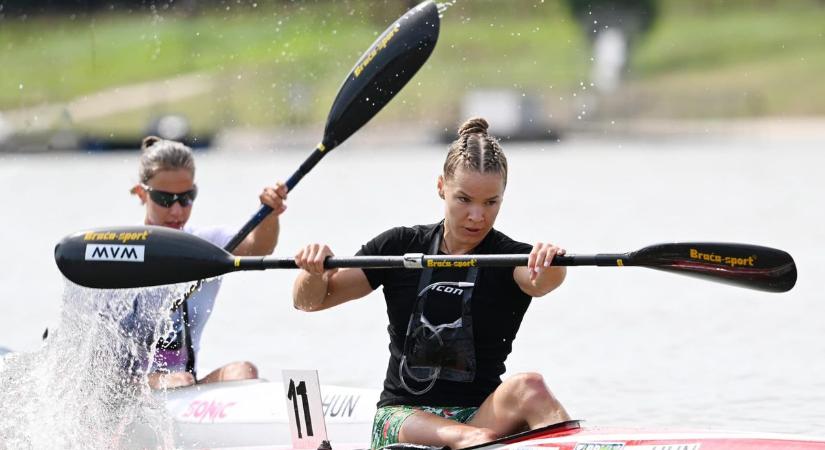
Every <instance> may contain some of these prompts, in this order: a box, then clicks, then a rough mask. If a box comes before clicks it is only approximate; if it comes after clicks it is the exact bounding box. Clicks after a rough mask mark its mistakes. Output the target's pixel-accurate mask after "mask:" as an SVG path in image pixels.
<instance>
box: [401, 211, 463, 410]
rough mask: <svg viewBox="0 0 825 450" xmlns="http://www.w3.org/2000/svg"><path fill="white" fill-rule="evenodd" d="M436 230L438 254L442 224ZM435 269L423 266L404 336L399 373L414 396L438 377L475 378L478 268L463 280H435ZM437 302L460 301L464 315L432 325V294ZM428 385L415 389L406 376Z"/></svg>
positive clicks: (435, 250) (433, 244)
mask: <svg viewBox="0 0 825 450" xmlns="http://www.w3.org/2000/svg"><path fill="white" fill-rule="evenodd" d="M439 228H440V229H439V230H437V231H436V233H435V236H434V237H433V240H432V242H431V244H430V254H433V255H435V254H438V250H439V248H440V246H441V234H442V230H443V226H442V227H439ZM432 276H433V269H432V268H428V269H424V270H422V272H421V277H420V278H419V280H418V296H417V297H416V299H415V303H414V304H413V312H412V314H411V315H410V322H409V324H408V325H407V334H406V336H405V337H404V349H403V352H402V355H401V363H400V364H399V366H398V376H399V378H400V380H401V386H403V387H404V389H406V390H407V391H408V392H409V393H411V394H413V395H422V394H424V393H426V392H428V391H429V390H430V389H432V388H433V386H435V382H436V381H437V380H439V379H440V380H447V381H457V382H464V383H469V382H471V381H473V380H474V379H475V374H476V357H475V341H474V338H473V316H472V308H471V305H472V302H471V299H472V295H473V289H474V288H475V284H476V280H477V278H478V267H470V268H469V269H468V271H467V277H466V279H465V280H464V281H441V282H436V283H430V281H432ZM433 293H435V294H437V297H438V298H435V299H433V301H437V302H442V301H445V302H450V301H460V302H461V315H460V316H459V317H458V318H456V319H455V320H454V321H452V322H449V323H443V324H439V325H433V324H432V323H431V322H430V320H428V319H427V317H426V316H425V314H424V309H425V308H424V307H425V305H426V303H427V300H428V299H429V298H430V297H429V296H430V294H433ZM405 376H406V377H409V378H411V379H413V380H415V381H416V382H419V383H427V382H429V384H428V385H427V386H426V387H424V388H423V389H419V390H416V389H413V388H411V387H410V386H408V385H407V382H406V381H405V380H404V378H405Z"/></svg>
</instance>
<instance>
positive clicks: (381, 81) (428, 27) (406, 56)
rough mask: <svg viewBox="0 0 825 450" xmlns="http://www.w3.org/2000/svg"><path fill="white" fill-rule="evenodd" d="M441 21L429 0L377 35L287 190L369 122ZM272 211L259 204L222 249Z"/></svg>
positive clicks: (406, 77)
mask: <svg viewBox="0 0 825 450" xmlns="http://www.w3.org/2000/svg"><path fill="white" fill-rule="evenodd" d="M440 24H441V21H440V19H439V16H438V7H437V6H436V5H435V3H433V2H432V0H428V1H426V2H423V3H421V4H420V5H418V6H416V7H415V8H413V9H411V10H409V11H407V13H405V14H404V15H403V16H401V17H400V18H398V20H396V21H395V22H394V23H393V24H392V25H390V26H389V28H387V29H386V30H385V31H384V32H383V33H382V34H381V36H378V39H376V41H375V42H374V43H373V44H372V45H371V46H370V48H368V49H367V51H366V52H364V54H363V55H362V56H361V58H360V59H358V62H356V63H355V67H353V68H352V71H351V72H350V74H349V75H348V76H347V78H346V79H344V83H343V84H342V85H341V88H340V89H339V90H338V95H337V96H336V97H335V101H333V103H332V108H331V109H330V111H329V115H328V116H327V123H326V126H325V128H324V137H323V139H322V140H321V143H320V144H318V147H316V148H315V151H313V152H312V154H310V156H309V157H308V158H307V159H306V160H305V161H304V162H303V164H301V166H300V167H299V168H298V170H296V171H295V173H293V174H292V176H291V177H289V179H288V180H287V182H286V186H287V188H288V190H289V191H292V189H293V188H294V187H295V185H296V184H298V182H299V181H301V178H303V177H304V175H306V174H307V173H309V171H310V170H312V168H313V167H315V165H316V164H318V161H320V160H321V158H323V157H324V156H326V155H327V154H328V153H329V152H330V151H332V149H334V148H335V147H337V146H338V145H339V144H341V143H342V142H344V141H345V140H347V138H349V137H350V136H351V135H352V134H353V133H355V132H356V131H358V129H359V128H361V127H362V126H364V124H366V123H367V122H369V121H370V119H372V118H373V117H374V116H375V115H376V114H378V111H380V110H381V109H382V108H383V107H384V106H385V105H386V104H387V103H389V102H390V100H392V98H393V97H395V94H397V93H398V91H400V90H401V89H402V88H403V87H404V86H405V85H406V84H407V82H408V81H410V79H411V78H412V77H413V75H415V74H416V72H418V69H420V68H421V66H423V65H424V62H426V61H427V58H429V56H430V54H431V53H432V52H433V49H434V48H435V44H436V41H438V32H439V28H440ZM271 212H272V208H270V207H269V206H267V205H261V207H260V209H258V212H256V213H255V215H254V216H252V217H251V218H250V219H249V221H247V222H246V224H244V226H243V227H242V228H241V229H240V231H238V233H237V234H236V235H235V236H234V237H232V239H231V240H230V241H229V243H228V244H226V246H225V247H224V248H225V249H226V250H228V251H230V252H231V251H232V250H234V249H235V247H237V246H238V244H240V243H241V242H242V241H243V240H244V238H245V237H246V236H247V235H248V234H249V233H250V232H251V231H252V230H253V229H255V227H256V226H257V225H258V224H259V223H261V221H262V220H264V218H266V216H267V215H269V213H271Z"/></svg>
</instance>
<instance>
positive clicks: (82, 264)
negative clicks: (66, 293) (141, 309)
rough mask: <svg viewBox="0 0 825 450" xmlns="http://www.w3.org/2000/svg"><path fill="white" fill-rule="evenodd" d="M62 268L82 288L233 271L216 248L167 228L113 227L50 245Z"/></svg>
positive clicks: (146, 283)
mask: <svg viewBox="0 0 825 450" xmlns="http://www.w3.org/2000/svg"><path fill="white" fill-rule="evenodd" d="M54 259H55V261H56V262H57V267H58V268H59V269H60V272H62V273H63V275H65V276H66V278H68V279H69V280H71V281H72V282H74V283H76V284H79V285H81V286H86V287H91V288H100V289H118V288H129V287H136V286H158V285H162V284H172V283H180V282H183V281H191V280H197V279H200V278H209V277H214V276H217V275H221V274H223V273H226V272H229V271H231V270H232V269H233V261H234V257H233V256H232V255H230V254H229V253H227V252H226V251H225V250H223V249H222V248H220V247H217V246H215V245H212V244H211V243H209V242H208V241H205V240H203V239H201V238H198V237H196V236H193V235H191V234H189V233H185V232H183V231H179V230H174V229H171V228H164V227H155V226H146V227H111V228H98V229H94V230H89V231H82V232H79V233H75V234H72V235H70V236H67V237H65V238H63V240H62V241H60V243H59V244H57V247H55V249H54Z"/></svg>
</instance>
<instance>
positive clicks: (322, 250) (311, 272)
mask: <svg viewBox="0 0 825 450" xmlns="http://www.w3.org/2000/svg"><path fill="white" fill-rule="evenodd" d="M328 256H332V251H331V250H330V249H329V247H327V246H326V245H323V246H322V245H321V244H310V245H308V246H306V247H305V248H303V249H301V251H299V252H298V254H297V255H295V262H296V264H298V267H300V268H302V269H303V270H301V272H300V273H299V274H298V277H297V278H296V279H295V284H294V285H293V288H292V300H293V305H294V306H295V308H296V309H300V310H302V311H321V310H324V309H327V308H332V307H333V306H337V305H340V304H342V303H346V302H348V301H350V300H355V299H359V298H361V297H364V296H366V295H367V294H369V293H370V292H372V286H370V284H369V281H367V276H366V275H365V274H364V271H363V270H361V269H341V270H337V269H331V270H324V260H325V259H326V258H327V257H328Z"/></svg>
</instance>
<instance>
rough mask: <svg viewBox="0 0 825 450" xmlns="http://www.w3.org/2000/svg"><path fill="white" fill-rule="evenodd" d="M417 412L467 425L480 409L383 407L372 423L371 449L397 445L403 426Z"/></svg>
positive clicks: (459, 407)
mask: <svg viewBox="0 0 825 450" xmlns="http://www.w3.org/2000/svg"><path fill="white" fill-rule="evenodd" d="M416 411H423V412H428V413H432V414H435V415H436V416H440V417H444V418H445V419H450V420H454V421H456V422H460V423H467V422H469V421H470V420H471V419H472V418H473V416H474V415H475V414H476V411H478V408H477V407H475V406H441V407H433V406H404V405H394V406H383V407H381V408H378V411H376V412H375V419H374V420H373V421H372V442H371V444H370V448H373V449H379V448H381V447H383V446H385V445H390V444H395V443H397V442H398V432H399V431H401V424H403V423H404V421H405V420H407V417H410V416H411V415H412V414H413V413H415V412H416Z"/></svg>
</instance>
